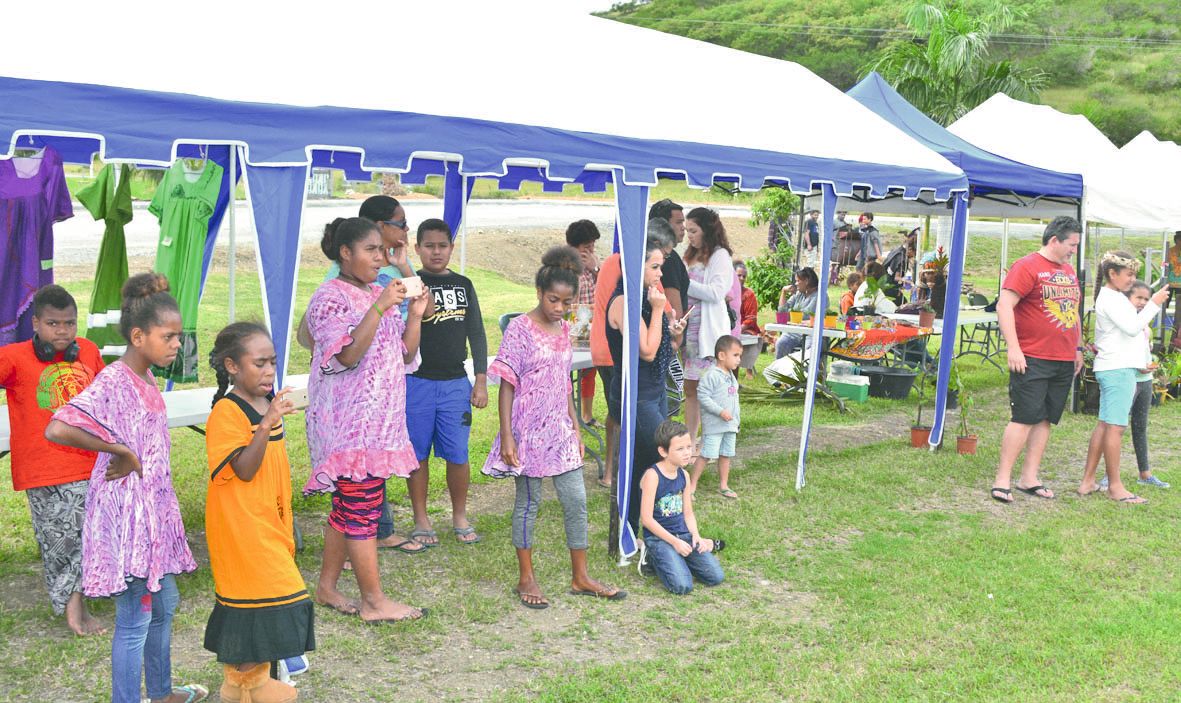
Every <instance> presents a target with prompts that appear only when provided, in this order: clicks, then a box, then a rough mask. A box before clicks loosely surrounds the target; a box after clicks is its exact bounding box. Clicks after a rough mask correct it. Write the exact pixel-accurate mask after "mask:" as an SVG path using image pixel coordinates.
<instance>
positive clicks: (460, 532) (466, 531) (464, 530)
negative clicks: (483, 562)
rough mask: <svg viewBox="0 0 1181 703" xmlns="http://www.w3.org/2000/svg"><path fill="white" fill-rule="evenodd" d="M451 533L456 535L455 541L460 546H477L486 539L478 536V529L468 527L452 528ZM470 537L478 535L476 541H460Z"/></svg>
mask: <svg viewBox="0 0 1181 703" xmlns="http://www.w3.org/2000/svg"><path fill="white" fill-rule="evenodd" d="M451 531H452V532H454V533H455V541H456V542H459V543H460V544H475V543H477V542H479V541H481V540H483V539H484V538H483V537H481V536H480V535H477V534H476V528H474V527H472V526H471V525H468V526H467V527H452V528H451ZM468 535H476V537H475V539H460V538H461V537H467V536H468Z"/></svg>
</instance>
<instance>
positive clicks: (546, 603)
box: [513, 588, 549, 610]
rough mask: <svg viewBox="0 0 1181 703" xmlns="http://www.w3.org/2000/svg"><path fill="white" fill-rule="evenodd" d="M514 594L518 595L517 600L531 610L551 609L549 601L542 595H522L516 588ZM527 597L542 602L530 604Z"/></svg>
mask: <svg viewBox="0 0 1181 703" xmlns="http://www.w3.org/2000/svg"><path fill="white" fill-rule="evenodd" d="M513 593H514V594H516V596H517V600H519V601H521V605H523V606H525V607H526V608H529V609H530V610H545V609H546V608H548V607H549V601H548V600H546V599H545V596H543V595H541V594H540V593H521V591H519V590H518V589H516V588H514V589H513ZM526 596H529V597H533V598H540V599H541V602H539V603H530V602H529V601H527V600H525V598H526Z"/></svg>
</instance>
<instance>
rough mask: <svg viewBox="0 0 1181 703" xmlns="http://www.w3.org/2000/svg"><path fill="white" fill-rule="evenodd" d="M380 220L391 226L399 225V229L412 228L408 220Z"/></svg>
mask: <svg viewBox="0 0 1181 703" xmlns="http://www.w3.org/2000/svg"><path fill="white" fill-rule="evenodd" d="M378 222H380V223H381V224H383V225H389V226H391V227H397V228H398V229H404V230H409V229H410V228H409V227H408V226H407V223H406V220H378Z"/></svg>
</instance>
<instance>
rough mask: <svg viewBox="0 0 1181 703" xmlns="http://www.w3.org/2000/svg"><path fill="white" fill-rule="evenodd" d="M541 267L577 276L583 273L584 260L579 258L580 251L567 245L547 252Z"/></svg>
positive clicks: (542, 258) (542, 259)
mask: <svg viewBox="0 0 1181 703" xmlns="http://www.w3.org/2000/svg"><path fill="white" fill-rule="evenodd" d="M541 265H542V266H546V267H549V268H557V269H562V270H564V271H570V272H572V273H573V274H574V275H576V276H577V275H579V274H581V273H582V260H581V259H580V258H579V256H578V250H576V249H575V248H574V247H569V246H565V245H561V246H556V247H552V248H550V249H549V250H548V251H546V252H545V254H544V255H543V256H542V257H541Z"/></svg>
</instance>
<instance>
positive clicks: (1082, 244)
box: [1070, 185, 1087, 413]
mask: <svg viewBox="0 0 1181 703" xmlns="http://www.w3.org/2000/svg"><path fill="white" fill-rule="evenodd" d="M1086 199H1087V188H1086V185H1084V186H1083V197H1082V198H1080V199H1079V201H1078V223H1079V229H1081V230H1082V232H1081V233H1080V234H1079V236H1080V237H1081V238H1082V239H1081V241H1079V246H1078V251H1077V252H1075V267H1076V270H1075V274H1076V275H1077V276H1078V324H1079V340H1080V341H1081V340H1082V338H1083V335H1084V333H1085V332H1086V330H1085V329H1084V327H1085V325H1086V320H1087V317H1086V315H1085V314H1084V313H1085V312H1086V306H1087V269H1086V265H1087V255H1086V249H1087V213H1086V209H1085V208H1084V207H1083V203H1084V202H1086ZM1082 389H1083V374H1081V373H1080V374H1078V375H1076V376H1075V377H1074V384H1073V389H1072V392H1071V394H1070V395H1071V398H1070V412H1072V413H1078V412H1079V411H1080V410H1082V407H1081V405H1082V398H1081V396H1082Z"/></svg>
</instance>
